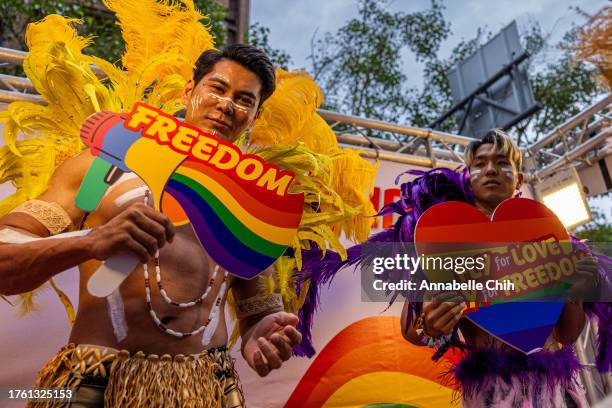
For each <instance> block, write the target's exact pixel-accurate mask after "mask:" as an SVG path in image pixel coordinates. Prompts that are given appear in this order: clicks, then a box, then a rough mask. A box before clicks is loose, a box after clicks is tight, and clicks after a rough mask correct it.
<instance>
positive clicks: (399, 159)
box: [340, 144, 461, 169]
mask: <svg viewBox="0 0 612 408" xmlns="http://www.w3.org/2000/svg"><path fill="white" fill-rule="evenodd" d="M340 147H345V148H351V147H354V146H349V145H346V144H340ZM359 150H360V151H361V152H362V156H363V157H368V158H371V159H379V160H380V159H382V160H388V161H392V162H396V163H403V164H410V165H414V166H421V167H434V166H436V167H448V168H449V169H454V168H456V167H457V166H459V165H460V164H461V163H457V162H451V161H448V160H435V161H433V160H431V159H430V158H429V157H423V156H415V155H412V154H399V153H393V152H387V151H384V150H375V149H370V148H360V149H359Z"/></svg>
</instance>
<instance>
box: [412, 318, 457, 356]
mask: <svg viewBox="0 0 612 408" xmlns="http://www.w3.org/2000/svg"><path fill="white" fill-rule="evenodd" d="M415 331H416V334H418V335H419V336H422V337H423V338H422V342H423V344H426V345H427V346H428V347H435V348H440V347H441V346H443V345H445V344H447V343H449V342H450V341H451V337H452V334H441V335H439V336H431V335H430V334H429V333H427V330H426V328H425V313H421V315H420V316H419V318H418V319H417V321H416V324H415Z"/></svg>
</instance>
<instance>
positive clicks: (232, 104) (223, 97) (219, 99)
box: [208, 92, 248, 113]
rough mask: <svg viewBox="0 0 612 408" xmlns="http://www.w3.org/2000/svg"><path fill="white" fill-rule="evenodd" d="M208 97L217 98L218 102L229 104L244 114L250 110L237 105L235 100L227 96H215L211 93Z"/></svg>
mask: <svg viewBox="0 0 612 408" xmlns="http://www.w3.org/2000/svg"><path fill="white" fill-rule="evenodd" d="M208 96H210V97H212V98H215V99H217V100H218V101H222V102H227V103H228V104H230V106H231V107H232V108H233V109H235V110H238V111H240V112H243V113H247V112H248V108H247V107H245V106H242V105H239V104H237V103H236V102H234V100H233V99H232V98H229V97H227V96H221V95H217V94H214V93H212V92H209V93H208Z"/></svg>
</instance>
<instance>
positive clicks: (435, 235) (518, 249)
mask: <svg viewBox="0 0 612 408" xmlns="http://www.w3.org/2000/svg"><path fill="white" fill-rule="evenodd" d="M543 241H546V242H543ZM507 242H512V243H513V244H512V245H508V248H505V249H506V252H507V253H508V254H509V255H508V259H509V260H510V261H509V263H508V265H505V264H504V263H502V262H499V263H496V262H495V261H494V260H493V257H492V256H489V269H488V271H487V273H491V274H494V273H495V271H497V270H499V271H500V273H505V274H506V275H507V276H506V278H507V279H511V280H514V281H515V282H516V285H515V286H516V287H515V289H514V290H512V291H509V293H507V294H505V293H503V291H502V292H501V294H500V296H502V297H503V299H501V300H500V301H497V302H493V303H492V304H491V305H487V306H486V307H478V304H476V305H471V306H472V307H470V308H469V309H468V311H467V318H468V319H470V320H471V321H472V322H474V323H475V324H476V325H478V326H479V327H481V328H482V329H483V330H485V331H487V332H489V333H490V334H491V335H493V336H495V337H497V338H498V339H500V340H501V341H503V342H505V343H506V344H508V345H510V346H512V347H514V348H516V349H517V350H521V351H523V352H525V353H531V352H533V351H537V350H539V349H541V348H542V347H543V346H544V344H545V342H546V340H547V338H548V337H549V335H550V334H551V332H552V330H553V328H554V327H555V325H556V323H557V320H558V319H559V316H560V314H561V311H562V309H563V307H564V302H562V301H561V302H560V301H533V300H534V299H539V300H542V299H543V298H544V297H545V296H548V295H549V294H550V293H551V292H555V293H556V294H557V296H556V298H557V299H558V298H559V295H563V293H564V292H566V291H567V287H568V285H567V284H566V283H565V282H563V277H564V276H568V275H569V272H570V271H569V270H568V269H569V268H573V265H571V264H572V262H573V261H572V260H571V255H570V254H569V252H568V251H571V248H569V249H568V246H569V245H570V244H569V235H568V233H567V231H566V230H565V228H564V227H563V224H562V223H561V222H560V221H559V219H558V218H557V217H556V216H555V214H554V213H553V212H552V211H550V210H549V209H548V208H546V206H544V205H543V204H541V203H539V202H537V201H534V200H529V199H526V198H511V199H508V200H505V201H504V202H502V203H501V204H500V205H499V206H498V207H497V209H496V210H495V212H494V213H493V217H492V219H491V220H489V218H488V217H487V216H485V215H484V214H483V213H482V212H481V211H480V210H478V209H477V208H475V207H474V206H471V205H469V204H466V203H463V202H454V201H451V202H446V203H442V204H438V205H435V206H433V207H431V208H430V209H429V210H427V211H426V212H425V213H423V215H422V216H421V218H420V219H419V221H418V223H417V226H416V229H415V244H416V247H417V251H418V253H419V254H425V255H432V254H436V253H438V251H439V248H444V250H445V251H446V252H454V251H456V252H460V251H461V250H465V249H466V248H472V249H474V248H481V249H482V248H485V249H486V250H491V249H496V250H498V249H499V248H495V247H497V246H500V245H504V246H505V245H507V244H494V243H507ZM439 243H444V244H439ZM450 243H456V244H450ZM468 243H469V244H468ZM474 243H475V244H474ZM528 243H532V244H528ZM487 247H488V248H487ZM513 251H514V252H513ZM491 253H492V252H489V255H491ZM550 259H553V260H558V264H555V263H554V262H548V261H549V260H550ZM538 264H542V265H538ZM548 264H551V265H549V266H550V267H551V270H550V271H547V270H546V266H547V265H548ZM516 265H518V266H519V267H520V268H519V269H520V270H521V271H522V273H519V272H516V271H515V270H514V269H512V266H516ZM536 265H537V266H536ZM564 265H567V266H564ZM538 267H541V268H542V270H541V272H542V273H539V272H540V270H538V272H536V269H537V268H538ZM571 272H573V271H571ZM426 274H427V271H426ZM431 277H432V278H434V279H436V278H438V277H437V276H435V277H434V276H431ZM494 277H497V278H503V276H501V275H499V276H494V275H491V276H490V278H494ZM544 278H546V279H547V280H544ZM553 278H554V279H553ZM561 298H562V296H561ZM528 300H532V301H531V302H528Z"/></svg>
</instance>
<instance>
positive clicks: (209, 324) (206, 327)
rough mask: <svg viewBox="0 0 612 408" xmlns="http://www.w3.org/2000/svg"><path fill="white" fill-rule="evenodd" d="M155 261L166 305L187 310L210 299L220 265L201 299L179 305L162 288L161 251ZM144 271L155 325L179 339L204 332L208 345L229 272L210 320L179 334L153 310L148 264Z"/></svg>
mask: <svg viewBox="0 0 612 408" xmlns="http://www.w3.org/2000/svg"><path fill="white" fill-rule="evenodd" d="M149 194H150V192H149V191H148V190H147V191H146V192H145V204H147V205H148V203H149V197H150V196H149ZM154 260H155V275H156V281H157V286H158V288H159V292H160V294H161V295H162V298H163V299H164V301H165V302H166V303H168V304H170V305H172V306H176V307H179V308H187V307H193V306H197V305H200V304H201V303H202V302H203V301H204V300H205V299H206V298H207V297H208V295H209V293H210V291H211V290H212V287H213V284H214V282H215V278H216V276H217V274H218V272H219V265H216V266H215V269H214V271H213V273H212V276H211V278H210V280H209V283H208V287H207V288H206V290H205V291H204V293H203V294H202V295H201V296H200V297H199V298H196V299H194V300H192V301H190V302H185V303H179V302H176V301H174V300H172V298H170V296H168V294H167V293H166V290H165V289H164V288H163V286H162V283H161V268H160V266H159V264H160V263H159V250H158V251H157V252H156V253H155V258H154ZM142 270H143V273H144V281H145V299H146V302H147V308H148V309H149V314H150V315H151V318H152V319H153V321H154V322H155V325H157V327H158V328H159V329H160V330H162V331H163V332H164V333H166V334H169V335H171V336H174V337H178V338H184V337H189V336H193V335H196V334H198V333H200V332H204V333H203V334H202V344H203V345H206V344H208V343H209V342H210V340H211V339H212V336H213V335H214V333H215V331H216V329H217V325H218V323H219V309H220V308H221V300H222V299H223V296H225V291H226V289H227V271H225V272H224V273H223V283H222V284H221V289H220V290H219V294H218V295H217V299H216V300H215V303H214V304H213V305H212V307H211V310H210V313H209V315H208V319H207V320H206V322H205V323H204V324H203V325H202V326H200V327H198V328H197V329H195V330H193V331H191V332H178V331H175V330H172V329H170V328H168V327H166V325H165V324H163V323H162V322H161V320H160V319H159V317H158V316H157V313H156V312H155V309H153V305H152V304H151V284H150V281H149V265H148V264H146V263H145V264H142Z"/></svg>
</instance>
